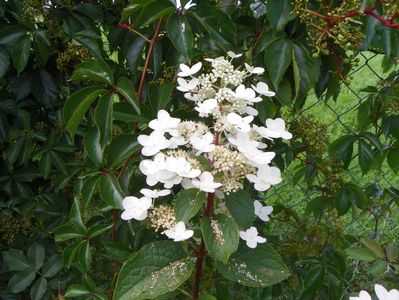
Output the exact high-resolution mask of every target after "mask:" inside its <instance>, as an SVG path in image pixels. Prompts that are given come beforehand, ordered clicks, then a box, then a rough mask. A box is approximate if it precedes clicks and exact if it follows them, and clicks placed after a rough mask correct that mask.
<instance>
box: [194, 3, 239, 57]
mask: <svg viewBox="0 0 399 300" xmlns="http://www.w3.org/2000/svg"><path fill="white" fill-rule="evenodd" d="M188 15H190V16H192V17H194V19H195V20H196V21H197V22H198V23H199V24H200V25H201V26H202V27H203V28H204V29H205V31H206V32H207V33H208V34H209V37H210V38H211V39H213V40H214V41H215V43H216V44H217V45H218V46H219V47H220V48H221V49H222V50H224V51H226V50H227V49H231V48H233V47H234V45H235V44H236V36H237V28H236V26H235V24H234V22H233V21H232V20H231V18H230V17H229V16H228V15H226V14H225V13H223V12H222V11H221V10H218V9H216V8H214V7H211V6H208V5H202V4H198V5H197V6H196V8H195V10H192V11H191V10H190V11H189V12H188Z"/></svg>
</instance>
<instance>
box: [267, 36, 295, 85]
mask: <svg viewBox="0 0 399 300" xmlns="http://www.w3.org/2000/svg"><path fill="white" fill-rule="evenodd" d="M293 47H294V44H293V43H292V41H291V40H289V39H287V38H279V39H277V40H275V41H274V42H272V43H271V44H270V45H269V47H267V48H266V50H265V65H266V67H267V69H268V71H269V74H270V80H271V81H272V83H273V86H274V87H275V88H276V89H277V88H278V86H279V84H280V82H281V79H282V78H283V76H284V73H285V71H286V70H287V68H288V66H289V65H290V64H291V59H292V51H293Z"/></svg>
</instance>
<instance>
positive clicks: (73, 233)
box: [53, 223, 85, 242]
mask: <svg viewBox="0 0 399 300" xmlns="http://www.w3.org/2000/svg"><path fill="white" fill-rule="evenodd" d="M53 233H54V234H55V241H56V242H63V241H67V240H70V239H74V238H82V237H84V236H85V232H82V231H81V230H80V229H79V228H77V227H76V226H74V225H73V224H70V223H67V224H63V225H60V226H58V227H57V228H55V229H54V230H53Z"/></svg>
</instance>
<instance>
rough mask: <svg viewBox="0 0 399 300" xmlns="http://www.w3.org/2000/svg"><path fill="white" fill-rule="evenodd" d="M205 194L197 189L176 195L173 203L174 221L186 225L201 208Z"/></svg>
mask: <svg viewBox="0 0 399 300" xmlns="http://www.w3.org/2000/svg"><path fill="white" fill-rule="evenodd" d="M205 201H206V194H205V193H204V192H201V191H200V190H198V189H188V190H182V191H180V192H179V193H178V194H177V197H176V203H175V216H176V221H177V222H179V221H182V222H184V223H187V222H188V221H189V220H190V219H191V218H192V217H194V216H195V215H196V214H197V213H198V211H199V210H200V209H201V208H202V206H203V204H204V203H205Z"/></svg>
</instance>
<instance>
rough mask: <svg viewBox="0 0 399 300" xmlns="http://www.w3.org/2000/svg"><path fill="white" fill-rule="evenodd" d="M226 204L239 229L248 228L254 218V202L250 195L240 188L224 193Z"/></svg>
mask: <svg viewBox="0 0 399 300" xmlns="http://www.w3.org/2000/svg"><path fill="white" fill-rule="evenodd" d="M225 202H226V206H227V209H228V210H229V212H230V214H231V216H232V217H233V219H234V221H235V222H236V223H237V224H238V226H239V227H240V229H248V228H249V227H251V226H252V224H253V222H254V220H255V210H254V203H253V200H252V198H251V195H250V194H248V193H247V192H246V191H244V190H241V191H238V192H235V193H231V194H229V195H226V199H225Z"/></svg>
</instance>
